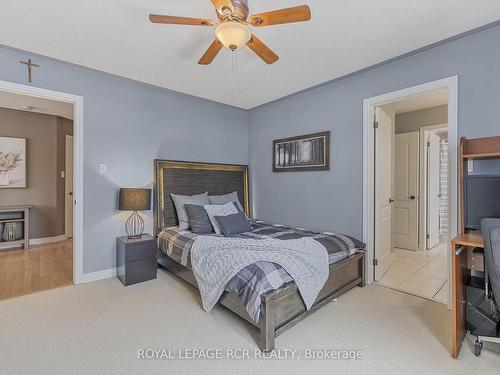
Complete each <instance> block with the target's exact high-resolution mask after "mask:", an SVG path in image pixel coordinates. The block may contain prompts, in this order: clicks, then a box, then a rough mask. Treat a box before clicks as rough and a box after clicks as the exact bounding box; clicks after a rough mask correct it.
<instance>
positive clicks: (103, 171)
mask: <svg viewBox="0 0 500 375" xmlns="http://www.w3.org/2000/svg"><path fill="white" fill-rule="evenodd" d="M107 170H108V165H107V164H104V163H100V164H99V174H106V171H107Z"/></svg>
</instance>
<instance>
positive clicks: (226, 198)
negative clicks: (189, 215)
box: [208, 191, 244, 212]
mask: <svg viewBox="0 0 500 375" xmlns="http://www.w3.org/2000/svg"><path fill="white" fill-rule="evenodd" d="M208 200H209V201H210V204H226V203H229V202H235V203H236V205H237V206H238V211H240V212H243V211H244V210H243V206H242V205H241V203H240V200H239V199H238V192H237V191H233V192H232V193H229V194H224V195H209V196H208Z"/></svg>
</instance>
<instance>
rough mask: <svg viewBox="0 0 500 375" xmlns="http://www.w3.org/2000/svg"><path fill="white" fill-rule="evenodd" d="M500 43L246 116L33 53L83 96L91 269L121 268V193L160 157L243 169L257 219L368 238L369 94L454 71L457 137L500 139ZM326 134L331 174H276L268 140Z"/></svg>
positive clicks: (4, 64)
mask: <svg viewBox="0 0 500 375" xmlns="http://www.w3.org/2000/svg"><path fill="white" fill-rule="evenodd" d="M498 40H500V26H496V27H492V28H489V29H486V30H483V31H480V32H478V33H475V34H471V35H468V36H466V37H464V38H461V39H456V40H454V41H451V42H449V43H446V44H442V45H439V46H437V47H434V48H432V49H427V50H425V51H422V52H419V53H416V54H413V55H410V56H406V57H403V58H401V59H397V60H395V61H392V62H390V63H388V64H384V65H382V66H379V67H376V68H374V69H371V70H368V71H365V72H363V73H360V74H357V75H353V76H350V77H347V78H344V79H340V80H336V81H334V82H331V83H328V84H325V85H322V86H320V87H317V88H314V89H311V90H307V91H304V92H301V93H298V94H295V95H292V96H289V97H286V98H284V99H282V100H279V101H276V102H273V103H269V104H267V105H264V106H261V107H258V108H255V109H252V110H250V111H248V112H247V111H243V110H239V109H236V108H233V107H228V106H225V105H222V104H217V103H214V102H210V101H207V100H203V99H198V98H194V97H191V96H188V95H183V94H179V93H176V92H173V91H169V90H164V89H160V88H157V87H153V86H149V85H145V84H141V83H138V82H135V81H131V80H127V79H124V78H120V77H116V76H113V75H109V74H105V73H101V72H97V71H94V70H91V69H87V68H83V67H80V66H77V65H73V64H68V63H64V62H60V61H57V60H53V59H48V58H44V57H41V56H36V62H37V63H39V64H40V65H41V68H38V69H36V70H35V73H34V77H35V80H34V82H33V85H34V86H38V87H43V88H48V89H52V90H56V91H62V92H67V93H73V94H77V95H82V96H83V97H84V100H85V102H84V149H85V155H84V163H85V166H84V191H85V193H84V271H85V272H93V271H98V270H104V269H107V268H110V267H114V265H115V255H114V254H115V253H114V246H115V237H116V236H118V235H121V234H123V223H124V220H125V218H126V214H124V213H120V212H118V211H116V192H117V189H118V187H119V186H151V185H152V181H153V169H152V160H153V159H154V158H157V157H159V158H165V159H179V160H193V161H211V162H226V163H243V164H244V163H247V162H248V163H249V164H250V173H251V189H252V198H253V205H254V214H255V216H257V217H259V218H263V219H266V220H270V221H273V222H279V223H286V224H292V225H300V226H305V227H309V228H315V229H323V230H335V231H338V232H344V233H349V234H352V235H355V236H357V237H361V234H362V154H363V150H362V101H363V99H365V98H367V97H371V96H375V95H379V94H382V93H386V92H390V91H394V90H398V89H402V88H405V87H409V86H414V85H417V84H421V83H425V82H428V81H432V80H436V79H440V78H444V77H449V76H452V75H458V76H459V134H460V135H461V136H467V137H481V136H490V135H498V134H500V122H499V120H498V116H497V115H496V108H497V106H498V104H499V103H500V74H498V73H499V66H500V48H498ZM28 57H33V55H32V54H29V53H26V52H22V51H18V50H15V49H11V48H6V47H0V80H6V81H12V82H18V83H23V84H24V83H26V81H25V80H26V69H25V67H24V66H22V65H20V64H19V63H18V61H19V60H21V59H26V58H28ZM165 74H169V73H168V71H166V72H165ZM303 74H307V72H303ZM323 130H331V132H332V142H331V148H332V149H331V171H329V172H299V173H296V172H295V173H272V169H271V168H272V165H271V161H272V153H271V151H272V140H273V139H277V138H283V137H287V136H294V135H298V134H304V133H310V132H316V131H323ZM98 163H107V164H108V173H107V174H106V175H104V176H103V175H99V174H98V173H97V166H98ZM147 225H148V230H151V226H152V213H149V214H148V215H147Z"/></svg>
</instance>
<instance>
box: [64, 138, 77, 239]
mask: <svg viewBox="0 0 500 375" xmlns="http://www.w3.org/2000/svg"><path fill="white" fill-rule="evenodd" d="M69 138H71V139H70V140H69ZM68 142H70V143H71V146H72V147H73V146H74V142H75V140H74V138H73V136H72V135H69V134H66V135H65V137H64V146H65V148H64V149H65V152H64V235H65V236H66V238H70V237H73V228H72V229H71V235H69V231H68V224H69V220H68V217H70V216H74V215H68V207H67V206H68V205H67V204H66V198H67V197H68V194H69V193H70V192H72V191H73V181H72V182H71V186H68V164H69V163H68V160H67V156H68V153H67V151H66V150H67V149H68ZM71 164H73V167H74V166H75V163H74V160H73V163H71ZM71 169H73V168H71ZM71 172H73V170H72V171H71ZM73 179H74V173H73V178H72V179H71V180H73ZM73 210H74V209H73ZM71 224H73V221H71Z"/></svg>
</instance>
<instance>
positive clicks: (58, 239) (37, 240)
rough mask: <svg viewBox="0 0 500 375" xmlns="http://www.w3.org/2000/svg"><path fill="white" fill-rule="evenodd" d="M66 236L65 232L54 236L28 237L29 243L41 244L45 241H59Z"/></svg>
mask: <svg viewBox="0 0 500 375" xmlns="http://www.w3.org/2000/svg"><path fill="white" fill-rule="evenodd" d="M67 238H68V237H67V236H66V235H65V234H61V235H60V236H55V237H42V238H30V245H43V244H46V243H53V242H59V241H64V240H65V239H67Z"/></svg>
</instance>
